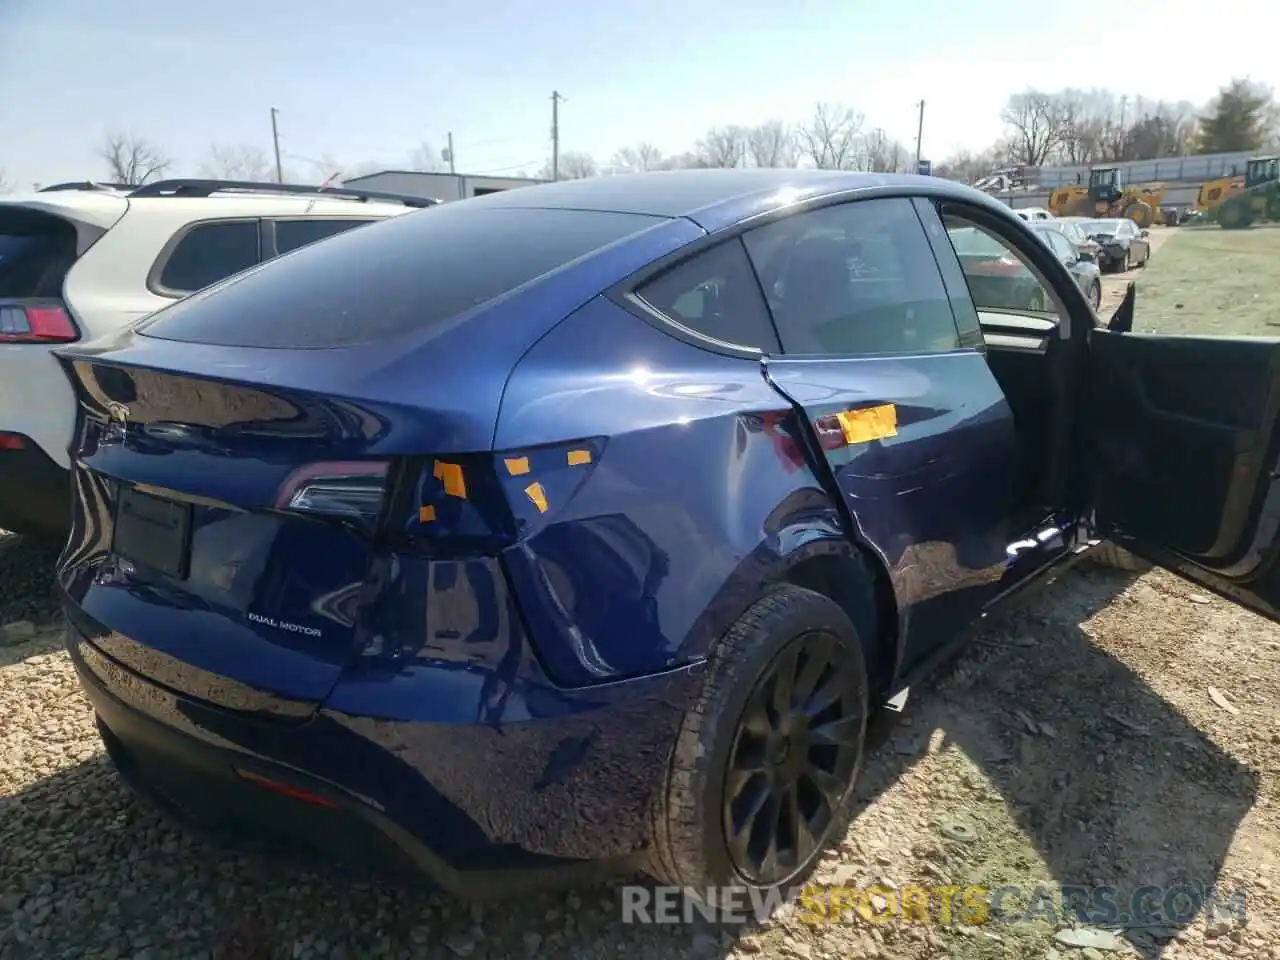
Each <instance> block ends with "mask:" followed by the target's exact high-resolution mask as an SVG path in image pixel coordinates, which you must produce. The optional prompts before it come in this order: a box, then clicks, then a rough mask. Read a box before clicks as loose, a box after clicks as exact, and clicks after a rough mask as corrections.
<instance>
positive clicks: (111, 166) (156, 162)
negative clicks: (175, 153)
mask: <svg viewBox="0 0 1280 960" xmlns="http://www.w3.org/2000/svg"><path fill="white" fill-rule="evenodd" d="M98 156H99V157H101V158H102V160H103V161H104V162H105V163H106V165H107V178H108V179H109V180H110V181H111V182H112V183H130V184H139V185H140V184H144V183H149V182H150V181H152V180H155V179H158V178H159V177H162V176H164V173H165V171H166V170H168V169H169V167H171V166H172V165H173V161H172V160H170V159H169V157H168V156H166V155H165V153H164V152H163V151H162V150H161V149H160V148H159V147H157V146H156V145H155V144H153V143H151V142H150V141H149V140H147V139H146V138H145V137H139V136H135V135H134V134H132V133H128V134H124V133H108V134H106V135H105V136H104V137H103V139H102V145H101V146H100V147H99V148H98Z"/></svg>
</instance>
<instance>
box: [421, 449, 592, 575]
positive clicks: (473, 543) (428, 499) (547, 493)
mask: <svg viewBox="0 0 1280 960" xmlns="http://www.w3.org/2000/svg"><path fill="white" fill-rule="evenodd" d="M603 449H604V441H603V440H599V439H592V440H578V441H574V442H572V443H558V444H550V445H547V446H542V447H531V448H526V449H521V450H509V451H505V452H501V453H497V454H480V455H470V456H450V457H431V458H427V459H426V460H425V462H424V463H423V465H422V468H421V470H420V471H419V473H418V477H417V481H416V483H415V484H414V485H413V487H412V490H411V491H410V492H409V497H410V499H409V502H408V503H407V504H406V507H407V509H406V514H407V516H406V517H405V522H404V527H403V533H404V534H405V535H406V536H408V537H409V538H411V539H413V540H417V541H419V542H421V543H423V544H425V545H430V546H435V547H437V548H440V549H447V550H450V551H460V552H491V551H494V550H500V549H502V548H503V547H505V546H509V545H510V544H512V543H514V542H516V541H517V540H519V539H521V538H523V537H527V536H530V535H532V534H533V533H535V532H536V531H537V530H539V529H541V528H542V527H543V526H545V525H546V524H547V523H548V522H550V520H551V519H552V517H554V516H555V515H556V514H557V513H558V512H559V511H561V510H563V509H564V508H565V507H566V506H567V505H568V504H569V502H570V501H571V500H572V499H573V498H574V496H575V495H576V494H577V492H578V490H579V489H580V488H581V487H582V484H583V483H584V482H585V481H586V479H587V477H588V476H589V475H590V474H591V471H592V469H593V468H594V466H595V465H596V463H597V462H598V461H599V459H600V454H601V452H602V451H603Z"/></svg>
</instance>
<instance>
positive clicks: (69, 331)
mask: <svg viewBox="0 0 1280 960" xmlns="http://www.w3.org/2000/svg"><path fill="white" fill-rule="evenodd" d="M79 338H80V333H79V331H77V330H76V325H75V324H74V323H72V322H71V316H70V314H68V313H67V311H66V310H65V309H63V308H62V307H60V306H57V305H56V304H47V305H41V306H26V305H22V304H10V303H4V304H0V343H70V342H72V341H73V340H78V339H79Z"/></svg>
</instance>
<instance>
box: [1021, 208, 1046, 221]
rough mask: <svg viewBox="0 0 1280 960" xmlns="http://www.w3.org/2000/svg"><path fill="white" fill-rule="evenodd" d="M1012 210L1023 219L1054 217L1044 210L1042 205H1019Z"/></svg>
mask: <svg viewBox="0 0 1280 960" xmlns="http://www.w3.org/2000/svg"><path fill="white" fill-rule="evenodd" d="M1013 212H1014V213H1016V214H1017V215H1018V216H1020V217H1021V218H1022V219H1023V220H1027V221H1038V220H1052V219H1054V216H1053V214H1052V213H1051V212H1049V211H1048V210H1046V209H1045V208H1044V207H1019V208H1018V209H1017V210H1014V211H1013Z"/></svg>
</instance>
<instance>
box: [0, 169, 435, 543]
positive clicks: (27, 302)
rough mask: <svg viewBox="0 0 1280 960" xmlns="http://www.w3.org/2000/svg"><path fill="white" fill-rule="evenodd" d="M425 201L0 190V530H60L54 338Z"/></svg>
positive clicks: (62, 417)
mask: <svg viewBox="0 0 1280 960" xmlns="http://www.w3.org/2000/svg"><path fill="white" fill-rule="evenodd" d="M436 202H437V201H430V200H422V199H420V198H414V197H399V196H395V195H392V194H383V193H372V192H369V191H363V190H350V189H346V188H328V187H323V188H322V187H303V186H292V185H284V186H282V185H279V184H253V183H241V182H235V181H218V180H166V181H162V182H158V183H152V184H148V185H146V186H144V187H136V188H135V187H127V186H120V185H101V184H92V183H69V184H59V185H57V186H53V187H46V188H45V189H44V190H41V191H39V192H37V193H32V194H27V195H25V196H5V197H0V528H2V529H5V530H11V531H14V532H17V533H25V534H32V535H36V536H48V537H53V538H61V537H64V536H65V535H66V529H67V523H68V519H69V506H68V505H69V502H70V492H69V491H70V487H69V476H68V473H67V470H68V467H69V461H68V457H67V448H68V446H69V445H70V443H71V438H72V431H73V429H74V427H75V418H76V403H75V397H74V394H73V393H72V390H71V384H70V383H69V382H68V380H67V377H66V375H65V373H64V372H63V370H62V368H61V367H60V366H59V364H58V361H57V358H55V357H54V356H53V353H52V351H53V350H54V349H55V348H56V347H57V346H59V345H60V344H64V343H68V342H71V341H74V340H92V339H95V338H97V337H100V336H103V335H104V334H109V333H112V332H113V331H116V330H119V329H121V328H122V327H125V326H127V325H128V324H130V323H131V322H133V321H134V320H137V319H139V318H141V317H143V316H146V315H147V314H149V313H152V312H153V311H155V310H158V309H160V308H161V307H163V306H166V305H168V304H170V303H172V302H173V301H175V300H179V299H181V298H182V297H185V296H187V295H188V294H191V293H194V292H195V291H196V290H199V289H201V288H203V287H207V286H208V285H209V284H211V283H215V282H217V281H219V280H222V279H225V278H226V277H229V276H231V275H233V274H236V273H239V272H240V271H242V270H245V269H248V268H249V267H252V266H254V265H255V264H258V263H261V262H263V261H265V260H270V259H272V258H273V257H276V256H279V255H280V254H283V253H287V252H288V251H290V250H294V249H296V248H298V247H301V246H304V245H306V244H308V243H313V242H315V241H317V240H323V239H324V238H325V237H329V236H332V235H333V234H336V233H341V232H342V231H344V230H348V229H350V228H352V227H357V226H360V225H361V224H366V223H371V222H374V221H377V220H384V219H386V218H387V217H394V216H398V215H400V214H403V213H407V212H409V211H410V210H411V209H413V208H415V207H424V206H430V205H432V204H434V203H436ZM267 322H269V321H267Z"/></svg>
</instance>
